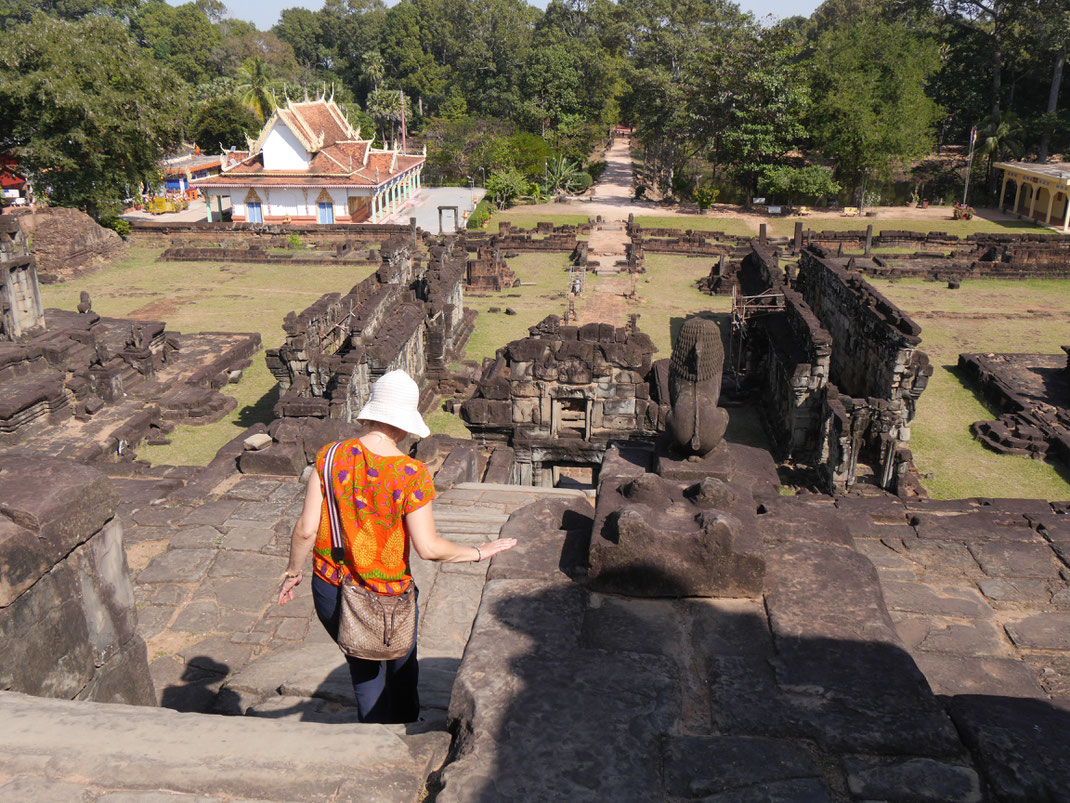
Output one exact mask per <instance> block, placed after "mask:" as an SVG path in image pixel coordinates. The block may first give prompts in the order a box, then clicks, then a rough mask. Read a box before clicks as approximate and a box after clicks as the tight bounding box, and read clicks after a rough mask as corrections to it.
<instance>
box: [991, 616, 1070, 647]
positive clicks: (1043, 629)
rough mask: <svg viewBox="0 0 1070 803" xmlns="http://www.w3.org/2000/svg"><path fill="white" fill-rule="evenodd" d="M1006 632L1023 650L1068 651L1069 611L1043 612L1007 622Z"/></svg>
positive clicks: (1069, 633) (1069, 642) (1069, 640)
mask: <svg viewBox="0 0 1070 803" xmlns="http://www.w3.org/2000/svg"><path fill="white" fill-rule="evenodd" d="M1006 629H1007V634H1008V635H1009V636H1010V637H1011V638H1012V639H1013V640H1014V643H1015V644H1017V645H1018V646H1019V647H1020V648H1022V649H1025V650H1062V651H1070V612H1062V611H1059V612H1045V613H1038V614H1034V615H1033V616H1028V617H1026V618H1024V619H1019V620H1018V621H1016V622H1008V623H1007V625H1006Z"/></svg>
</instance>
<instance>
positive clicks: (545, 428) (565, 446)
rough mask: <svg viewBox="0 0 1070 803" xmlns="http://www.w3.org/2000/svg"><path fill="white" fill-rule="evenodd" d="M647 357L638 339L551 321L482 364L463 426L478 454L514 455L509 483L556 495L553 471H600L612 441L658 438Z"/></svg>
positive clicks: (629, 332) (646, 342)
mask: <svg viewBox="0 0 1070 803" xmlns="http://www.w3.org/2000/svg"><path fill="white" fill-rule="evenodd" d="M653 353H654V345H653V343H651V341H650V338H649V337H647V335H645V334H643V333H642V332H639V331H637V330H635V329H631V328H622V327H614V326H613V325H612V324H604V323H603V324H597V323H590V324H586V325H584V326H579V327H577V326H567V325H562V323H561V320H560V318H558V316H556V315H550V316H549V317H547V318H546V319H545V320H543V321H542V322H541V323H539V324H537V325H536V326H533V327H532V328H531V335H530V337H527V338H524V339H522V340H514V341H513V342H511V343H509V344H508V345H507V346H506V347H505V348H503V349H499V350H498V353H497V355H496V357H495V359H493V360H488V361H487V362H486V364H485V366H484V369H483V375H482V378H481V379H480V382H479V386H478V389H477V391H476V393H475V395H474V396H473V397H472V398H471V399H469V400H468V401H466V402H465V403H464V404H463V405H462V407H461V416H462V418H463V419H464V421H465V425H466V426H467V427H468V429H469V430H470V431H471V432H472V435H473V437H474V438H475V439H476V440H477V441H479V442H480V443H482V444H483V445H498V444H505V445H508V446H510V447H511V448H512V449H513V451H514V462H513V471H512V477H511V479H512V481H513V482H516V483H519V484H521V485H553V484H554V472H555V467H558V466H562V465H565V466H592V467H593V466H597V465H599V464H600V463H601V461H602V455H603V453H604V452H605V450H606V447H607V445H608V443H609V441H610V440H627V439H630V438H639V439H644V438H645V439H652V438H653V437H655V436H656V434H657V432H658V427H659V423H660V418H661V409H660V405H659V404H658V401H657V400H656V399H652V398H651V382H652V381H653V377H652V372H651V366H652V357H653Z"/></svg>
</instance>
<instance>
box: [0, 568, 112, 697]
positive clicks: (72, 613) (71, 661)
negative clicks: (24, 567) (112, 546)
mask: <svg viewBox="0 0 1070 803" xmlns="http://www.w3.org/2000/svg"><path fill="white" fill-rule="evenodd" d="M78 594H79V582H78V574H77V571H76V570H75V569H74V568H73V567H72V566H71V565H70V562H69V561H64V562H62V563H60V564H59V565H58V566H56V567H55V568H53V569H52V570H51V571H49V572H48V573H47V574H45V575H43V576H42V577H41V578H40V579H39V580H38V581H37V583H36V584H35V585H34V589H33V593H26V594H23V595H22V596H20V597H19V598H18V599H16V600H15V601H14V602H13V603H11V605H9V606H8V607H7V608H5V609H4V610H3V611H2V613H0V643H3V644H4V645H5V648H4V650H2V651H0V688H3V689H8V690H11V691H19V692H23V693H25V694H33V695H36V696H39V697H65V698H73V697H75V695H77V694H78V693H79V692H81V691H82V689H84V688H85V686H86V684H87V683H89V681H90V679H91V678H92V676H93V670H94V666H93V657H94V656H93V648H92V645H91V644H90V641H89V629H88V625H87V623H86V619H85V616H84V615H83V613H82V609H81V605H80V604H79V600H78ZM27 633H47V634H48V637H47V638H26V634H27Z"/></svg>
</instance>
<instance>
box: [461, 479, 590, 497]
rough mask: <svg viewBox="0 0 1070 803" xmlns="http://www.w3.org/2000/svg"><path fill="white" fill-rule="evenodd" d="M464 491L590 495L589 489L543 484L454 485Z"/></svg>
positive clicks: (489, 483) (477, 483)
mask: <svg viewBox="0 0 1070 803" xmlns="http://www.w3.org/2000/svg"><path fill="white" fill-rule="evenodd" d="M454 487H455V488H457V489H458V490H462V491H494V492H499V493H506V494H531V495H533V496H537V497H539V496H588V495H593V493H590V492H588V491H581V490H579V489H576V488H548V487H543V486H541V485H509V484H506V483H502V482H459V483H457V485H455V486H454Z"/></svg>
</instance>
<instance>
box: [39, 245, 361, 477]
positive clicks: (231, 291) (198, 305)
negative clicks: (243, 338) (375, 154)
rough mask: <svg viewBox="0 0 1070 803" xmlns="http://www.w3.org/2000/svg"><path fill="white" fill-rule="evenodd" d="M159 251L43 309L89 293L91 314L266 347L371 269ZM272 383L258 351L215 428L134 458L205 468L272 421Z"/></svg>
mask: <svg viewBox="0 0 1070 803" xmlns="http://www.w3.org/2000/svg"><path fill="white" fill-rule="evenodd" d="M159 253H160V249H154V248H144V247H134V246H132V247H131V248H130V249H129V251H128V255H127V258H126V259H125V260H123V261H122V262H121V263H119V264H118V265H115V266H114V267H109V268H104V269H101V270H99V271H96V272H95V273H91V274H89V275H87V276H84V277H80V278H77V279H74V280H72V281H70V282H65V283H61V284H54V285H43V286H42V287H41V296H42V299H43V301H44V304H45V306H46V307H60V308H64V309H73V308H74V307H75V306H76V305H77V304H78V294H79V292H80V291H82V290H87V291H89V294H90V296H91V297H92V299H93V310H94V311H95V312H98V313H100V314H101V315H106V316H114V317H130V318H142V319H147V320H160V321H165V322H166V323H167V328H168V330H170V331H175V332H211V331H216V332H259V333H260V337H261V339H262V340H263V343H264V347H265V348H274V347H277V346H279V345H281V343H282V342H283V339H284V338H285V334H284V332H283V330H282V320H283V318H284V317H285V316H286V313H287V312H289V311H290V310H296V311H300V310H303V309H304V308H305V307H307V306H308V305H309V304H311V303H312V302H313V301H315V300H316V299H317V298H319V297H320V296H321V295H323V294H324V293H327V292H346V291H348V290H349V288H351V287H352V286H353V285H355V284H356V283H357V282H359V281H360V280H361V279H363V278H364V277H365V276H367V275H368V274H369V273H371V272H372V270H373V267H372V266H357V267H352V266H333V265H314V266H302V267H300V268H294V267H293V266H288V265H242V264H231V263H227V264H219V265H215V264H212V263H210V262H157V261H156V257H157V256H158V255H159ZM274 386H275V380H274V378H273V377H272V376H271V374H270V373H269V372H268V370H267V365H266V364H265V362H264V355H263V353H262V352H261V353H259V354H256V355H255V356H254V357H253V364H252V366H251V367H250V368H249V369H248V370H247V371H246V372H245V378H244V379H242V381H241V382H240V383H239V384H237V385H227V386H226V388H224V389H223V392H224V393H227V394H228V395H231V396H234V397H235V398H236V399H238V407H237V409H236V410H235V411H234V412H233V413H231V414H230V415H229V416H227V417H226V418H224V419H223V420H221V421H218V422H216V423H215V424H209V425H207V426H196V427H195V426H188V425H185V426H180V427H178V428H176V430H175V432H174V433H173V435H172V436H171V439H172V443H171V444H170V445H169V446H158V447H149V446H143V447H141V448H140V449H139V450H138V456H139V457H143V458H144V459H147V460H150V461H152V462H153V463H161V464H170V465H204V464H206V463H208V461H210V460H211V459H212V457H214V456H215V453H216V451H218V449H219V447H221V446H222V445H223V444H224V443H226V442H227V441H229V440H230V439H231V438H233V437H234V436H236V435H238V434H240V433H241V431H242V430H243V429H245V428H246V427H248V426H249V425H250V424H253V423H255V422H256V421H264V422H268V421H270V420H271V419H272V417H273V416H272V412H271V408H272V406H273V405H274V403H275V396H276V391H275V390H274Z"/></svg>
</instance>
